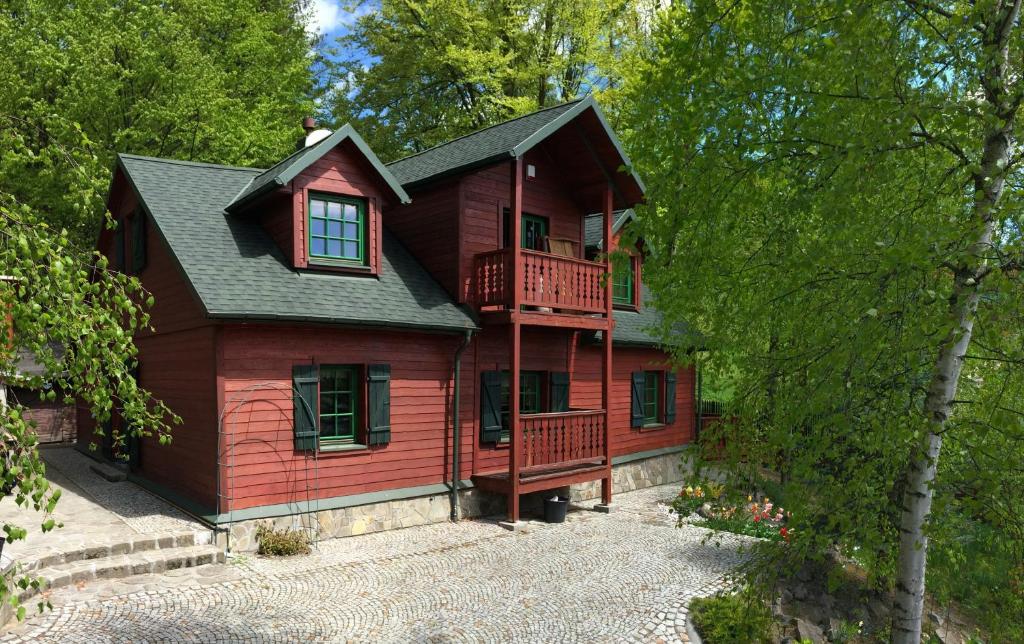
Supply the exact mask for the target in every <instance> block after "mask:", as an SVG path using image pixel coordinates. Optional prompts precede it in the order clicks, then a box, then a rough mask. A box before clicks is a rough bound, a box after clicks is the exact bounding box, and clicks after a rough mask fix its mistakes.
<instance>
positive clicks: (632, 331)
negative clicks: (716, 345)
mask: <svg viewBox="0 0 1024 644" xmlns="http://www.w3.org/2000/svg"><path fill="white" fill-rule="evenodd" d="M640 290H641V297H642V298H643V302H644V305H643V306H642V307H641V308H640V310H639V311H625V310H620V309H616V310H615V311H614V312H613V317H614V318H615V331H614V332H613V333H612V344H614V345H620V344H621V345H634V346H647V347H661V346H663V344H664V343H662V342H661V339H660V338H659V336H658V331H657V329H658V328H659V327H660V326H661V324H662V317H661V313H660V312H659V311H658V310H657V309H655V308H654V306H653V305H652V304H651V299H652V298H651V292H650V291H649V290H648V289H647V286H646V285H644V284H641V285H640ZM675 331H676V334H675V335H676V336H677V337H678V338H679V339H680V342H690V343H699V340H696V339H694V338H692V337H690V335H691V331H690V327H689V325H687V324H684V323H680V324H678V325H676V328H675ZM602 335H603V334H602V333H601V332H600V331H598V332H597V333H595V334H594V340H595V341H597V342H600V341H601V336H602Z"/></svg>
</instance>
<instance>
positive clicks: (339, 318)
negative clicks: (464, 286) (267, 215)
mask: <svg viewBox="0 0 1024 644" xmlns="http://www.w3.org/2000/svg"><path fill="white" fill-rule="evenodd" d="M118 162H119V164H120V166H121V167H122V168H123V169H124V171H125V173H126V175H127V176H128V178H129V180H130V181H131V182H132V184H133V185H134V187H135V189H136V190H137V191H138V194H139V195H140V197H141V201H142V202H143V203H144V204H145V207H146V210H147V212H148V213H149V214H150V216H151V218H152V221H153V222H154V223H155V225H156V228H157V229H158V231H159V233H160V234H161V235H162V236H163V238H164V239H165V240H166V241H167V244H168V246H169V247H170V249H171V252H172V253H173V254H174V256H175V257H176V258H177V261H178V263H179V265H180V267H181V270H182V272H183V273H184V275H185V277H186V278H187V279H188V281H189V283H190V284H191V286H192V289H193V290H194V292H195V293H196V295H197V296H198V298H199V300H200V302H201V303H202V305H203V307H204V309H205V310H206V312H207V314H208V315H210V316H211V317H223V318H252V319H263V320H295V321H312V322H331V323H340V324H360V325H369V326H396V327H408V328H422V329H436V330H457V329H468V328H474V327H476V323H475V320H474V319H473V317H472V315H471V314H470V313H469V312H468V311H467V309H465V308H463V307H461V306H459V305H457V304H456V303H455V302H454V301H452V299H451V297H449V295H448V293H447V292H446V291H445V290H444V289H443V288H442V287H441V286H440V284H438V283H437V282H436V281H435V280H434V279H433V278H432V277H431V276H430V275H429V274H428V273H427V272H426V271H425V270H424V269H423V267H422V266H420V264H419V263H418V262H417V261H416V260H415V259H414V258H413V257H412V255H410V254H409V252H408V251H406V249H405V248H404V247H403V246H402V245H401V243H400V242H399V241H398V240H397V239H395V237H394V236H393V235H391V234H390V233H389V232H387V230H386V229H385V233H384V237H383V249H384V253H383V258H382V262H381V273H380V275H379V277H372V276H361V275H346V274H340V273H326V272H315V271H298V270H294V269H293V268H291V267H290V266H289V263H288V261H286V259H285V258H284V256H283V255H282V253H281V251H280V250H279V249H278V247H277V245H276V244H275V243H274V241H273V240H272V239H271V237H270V236H269V235H268V234H267V233H266V232H265V231H264V230H263V228H262V226H261V225H260V224H259V222H257V221H255V220H252V219H248V218H244V217H238V216H234V215H230V214H226V213H225V212H224V207H225V205H227V203H228V202H229V201H230V200H231V197H232V196H233V195H237V194H239V192H240V191H241V190H242V189H243V188H244V187H245V186H246V185H248V184H249V182H250V180H252V179H253V178H254V177H256V176H259V175H260V174H261V172H262V171H261V170H259V169H251V168H236V167H231V166H218V165H210V164H202V163H190V162H186V161H174V160H168V159H153V158H149V157H138V156H131V155H119V157H118Z"/></svg>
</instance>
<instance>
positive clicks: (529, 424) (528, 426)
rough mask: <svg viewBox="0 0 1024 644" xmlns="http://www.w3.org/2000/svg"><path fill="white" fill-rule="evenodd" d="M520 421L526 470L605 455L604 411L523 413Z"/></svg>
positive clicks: (523, 464) (572, 462) (581, 461)
mask: <svg viewBox="0 0 1024 644" xmlns="http://www.w3.org/2000/svg"><path fill="white" fill-rule="evenodd" d="M519 421H520V423H521V425H522V428H523V458H522V468H523V469H525V470H528V469H530V468H536V469H540V468H543V467H545V466H551V465H573V464H577V463H583V462H586V461H592V460H595V459H600V458H603V457H604V441H605V427H604V410H581V411H566V412H555V413H548V414H523V415H522V416H520V417H519Z"/></svg>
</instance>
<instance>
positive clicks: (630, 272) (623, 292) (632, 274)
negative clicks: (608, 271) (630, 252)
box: [612, 256, 636, 306]
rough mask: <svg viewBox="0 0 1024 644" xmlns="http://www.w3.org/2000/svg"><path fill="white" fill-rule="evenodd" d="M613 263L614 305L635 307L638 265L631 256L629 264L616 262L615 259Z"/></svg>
mask: <svg viewBox="0 0 1024 644" xmlns="http://www.w3.org/2000/svg"><path fill="white" fill-rule="evenodd" d="M612 261H613V264H614V265H613V266H612V303H613V304H624V305H626V306H633V305H634V304H635V302H634V298H633V294H634V293H635V287H634V281H635V279H636V264H635V262H634V260H633V257H632V256H630V258H629V261H627V262H622V261H621V260H620V261H618V262H616V261H614V259H613V260H612Z"/></svg>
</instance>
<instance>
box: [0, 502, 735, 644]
mask: <svg viewBox="0 0 1024 644" xmlns="http://www.w3.org/2000/svg"><path fill="white" fill-rule="evenodd" d="M675 489H676V488H675V486H664V487H660V488H649V489H647V490H642V491H638V492H633V493H628V494H621V495H618V496H617V497H616V503H617V504H618V507H617V509H616V511H615V512H613V513H611V514H607V515H606V514H600V513H596V512H592V511H589V510H586V509H582V510H579V511H576V512H571V513H570V515H569V519H568V520H567V521H566V523H564V524H561V525H546V524H542V523H530V524H529V525H528V526H527V528H526V529H525V530H524V531H522V532H519V533H515V534H513V533H509V532H505V531H503V530H501V529H500V528H498V527H497V526H496V525H494V524H493V523H491V522H486V521H465V522H462V523H459V524H457V525H436V526H426V527H421V528H409V529H405V530H396V531H391V532H385V533H378V534H372V535H366V536H362V537H351V538H347V539H336V540H331V541H326V542H323V543H321V544H319V547H318V549H317V550H316V551H314V553H313V554H312V555H310V556H307V557H295V558H287V559H264V558H260V557H251V556H250V557H238V558H235V559H233V560H232V563H229V564H226V565H224V566H217V567H206V568H205V569H196V570H195V571H191V572H186V571H175V573H178V574H174V573H168V574H164V575H152V576H148V578H142V579H133V580H123V581H121V582H107V583H108V585H107V586H104V585H102V583H101V584H98V585H96V586H93V587H90V588H84V589H77V590H76V589H73V588H72V589H68V590H64V591H60V592H58V593H54V595H53V596H52V597H51V601H52V602H53V604H54V610H53V611H52V612H50V613H46V614H44V615H41V616H36V617H33V618H31V619H29V620H28V621H27V622H26V623H24V624H21V625H19V626H17V627H15V628H14V629H12V630H11V631H9V632H8V633H7V635H6V638H7V639H8V640H9V641H18V640H25V641H29V640H30V641H45V642H57V641H59V642H90V643H91V642H136V641H162V642H166V641H171V642H178V641H203V642H212V641H253V642H264V641H298V640H302V641H331V642H334V641H357V642H449V641H451V642H506V641H518V642H621V641H641V642H655V641H659V642H671V641H680V640H682V641H686V635H685V605H686V604H687V603H688V602H689V600H690V599H691V598H692V597H694V596H697V595H705V594H710V593H712V592H714V591H716V590H718V589H719V588H721V587H723V586H724V584H725V583H726V582H725V580H724V578H723V577H724V575H726V573H728V572H729V571H730V570H731V569H733V568H734V567H735V566H736V565H737V564H739V563H740V562H741V561H742V554H740V553H739V552H737V547H738V546H740V545H741V543H742V541H741V538H739V537H731V536H730V537H727V538H723V539H721V540H718V539H716V541H721V543H720V544H719V545H715V544H713V543H704V542H703V537H704V536H705V535H706V534H707V532H706V531H705V530H702V529H700V528H695V527H692V526H684V527H683V528H676V527H675V526H674V520H673V518H672V517H671V516H669V515H668V514H667V513H666V510H665V508H664V506H660V505H659V504H658V503H657V501H658V500H659V499H665V498H668V497H670V496H671V495H672V494H673V493H674V492H675ZM131 584H135V585H134V586H133V585H131Z"/></svg>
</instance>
